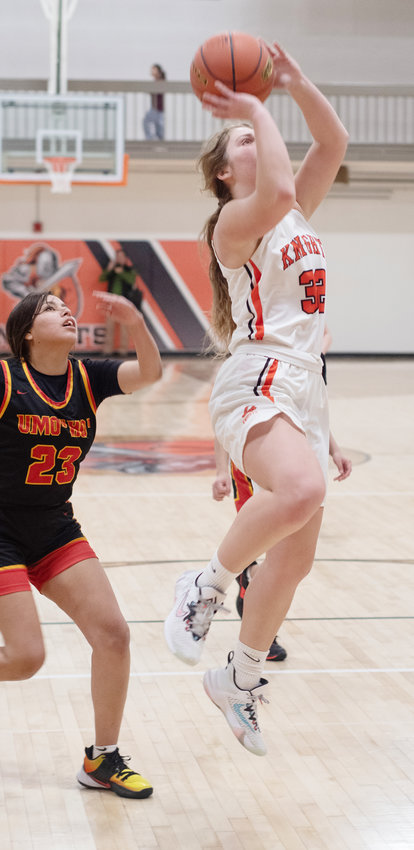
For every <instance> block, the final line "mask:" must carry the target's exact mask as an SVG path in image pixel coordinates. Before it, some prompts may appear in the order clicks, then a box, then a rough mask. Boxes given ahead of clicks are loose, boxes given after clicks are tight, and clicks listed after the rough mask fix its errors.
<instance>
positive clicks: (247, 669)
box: [233, 640, 269, 691]
mask: <svg viewBox="0 0 414 850" xmlns="http://www.w3.org/2000/svg"><path fill="white" fill-rule="evenodd" d="M268 651H269V650H267V649H265V650H264V651H263V652H262V650H260V649H253V648H252V647H251V646H246V644H245V643H242V642H241V641H240V640H238V641H237V643H236V647H235V650H234V657H233V665H234V671H235V678H236V685H237V687H239V688H243V690H247V691H250V690H251V688H254V687H255V686H256V685H258V684H259V682H260V678H261V675H262V670H263V667H264V664H265V661H266V658H267V654H268Z"/></svg>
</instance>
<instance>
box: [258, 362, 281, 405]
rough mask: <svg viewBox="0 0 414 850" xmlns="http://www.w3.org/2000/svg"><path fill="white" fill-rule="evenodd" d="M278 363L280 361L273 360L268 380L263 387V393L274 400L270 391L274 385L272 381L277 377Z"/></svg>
mask: <svg viewBox="0 0 414 850" xmlns="http://www.w3.org/2000/svg"><path fill="white" fill-rule="evenodd" d="M278 365H279V361H278V360H273V363H272V365H271V366H269V369H268V370H267V375H266V380H265V382H264V384H263V387H262V395H264V396H266V398H268V399H270V401H274V398H273V396H272V394H271V392H270V387H271V386H272V381H273V378H274V377H275V374H276V371H277V367H278Z"/></svg>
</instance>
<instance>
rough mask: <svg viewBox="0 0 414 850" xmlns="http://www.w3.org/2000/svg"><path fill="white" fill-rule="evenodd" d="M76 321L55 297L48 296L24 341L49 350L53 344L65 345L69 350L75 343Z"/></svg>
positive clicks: (67, 308)
mask: <svg viewBox="0 0 414 850" xmlns="http://www.w3.org/2000/svg"><path fill="white" fill-rule="evenodd" d="M76 331H77V328H76V320H75V319H74V318H73V316H72V315H71V312H70V310H69V307H67V306H66V304H64V303H63V301H61V300H60V298H57V297H56V296H55V295H48V297H47V299H46V301H45V302H44V303H43V304H42V307H41V310H40V312H39V313H38V314H37V316H35V318H34V319H33V324H32V327H31V328H30V331H29V333H28V334H26V339H27V340H28V342H29V343H30V344H31V345H32V346H36V348H37V349H39V347H40V346H43V347H47V348H49V349H50V348H51V346H52V347H53V345H54V344H57V345H60V344H63V343H67V345H68V350H70V349H71V348H72V347H73V345H74V343H75V341H76Z"/></svg>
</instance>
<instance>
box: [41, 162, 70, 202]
mask: <svg viewBox="0 0 414 850" xmlns="http://www.w3.org/2000/svg"><path fill="white" fill-rule="evenodd" d="M43 162H44V164H45V166H46V168H47V170H48V172H49V175H50V182H51V184H52V192H56V193H58V194H66V193H68V192H71V191H72V177H73V172H74V170H75V166H76V163H77V159H76V157H71V156H48V157H44V158H43Z"/></svg>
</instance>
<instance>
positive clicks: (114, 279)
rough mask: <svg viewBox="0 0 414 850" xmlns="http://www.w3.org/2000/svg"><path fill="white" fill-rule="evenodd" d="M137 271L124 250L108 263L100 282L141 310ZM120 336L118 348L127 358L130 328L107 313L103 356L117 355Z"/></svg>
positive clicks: (118, 251) (113, 293)
mask: <svg viewBox="0 0 414 850" xmlns="http://www.w3.org/2000/svg"><path fill="white" fill-rule="evenodd" d="M136 277H137V270H136V269H135V268H134V266H133V264H132V262H131V260H130V259H129V258H128V257H127V255H126V254H125V251H123V250H122V248H120V249H118V250H117V251H116V253H115V259H114V260H111V261H110V262H109V263H108V266H107V267H106V269H105V270H104V271H103V272H102V273H101V274H100V275H99V280H100V281H103V282H106V283H107V284H108V290H107V291H108V292H110V293H111V294H112V295H123V297H124V298H128V301H133V303H134V305H135V307H137V309H140V305H141V301H142V293H141V290H139V289H137V287H136V286H135V281H136ZM136 294H138V295H141V298H140V299H139V301H138V300H136V297H135V296H136ZM116 334H118V339H119V342H118V347H119V354H120V355H121V357H126V356H127V354H128V343H129V331H128V327H127V326H126V325H125V324H123V323H122V322H118V321H117V320H116V318H115V315H113V314H112V313H111V312H110V311H107V312H106V321H105V342H104V346H103V354H104V355H105V356H106V357H110V356H111V354H115V353H116V352H115V351H114V344H115V336H116Z"/></svg>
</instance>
